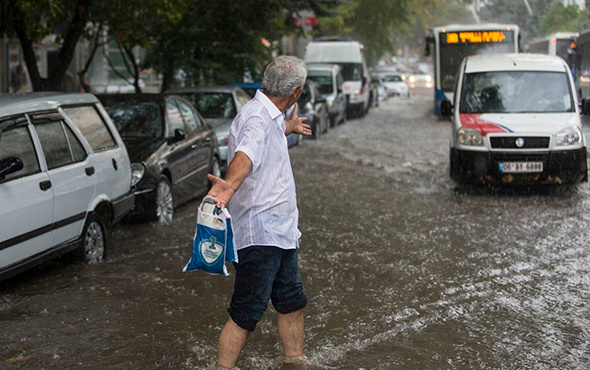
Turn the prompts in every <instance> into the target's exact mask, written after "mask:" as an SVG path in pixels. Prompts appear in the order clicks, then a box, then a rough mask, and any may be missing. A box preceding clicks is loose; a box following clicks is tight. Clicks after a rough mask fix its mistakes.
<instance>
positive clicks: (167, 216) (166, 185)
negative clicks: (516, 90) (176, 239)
mask: <svg viewBox="0 0 590 370" xmlns="http://www.w3.org/2000/svg"><path fill="white" fill-rule="evenodd" d="M155 216H156V220H158V222H159V223H161V224H169V223H170V222H172V219H173V218H174V196H173V195H172V187H171V186H170V181H168V178H167V177H166V176H161V177H160V182H159V183H158V188H157V189H156V215H155Z"/></svg>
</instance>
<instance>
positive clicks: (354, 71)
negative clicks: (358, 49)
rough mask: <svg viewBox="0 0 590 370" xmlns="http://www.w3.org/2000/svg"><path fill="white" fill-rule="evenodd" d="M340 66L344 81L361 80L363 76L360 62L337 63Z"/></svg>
mask: <svg viewBox="0 0 590 370" xmlns="http://www.w3.org/2000/svg"><path fill="white" fill-rule="evenodd" d="M339 64H340V67H342V77H343V78H344V81H361V80H362V77H363V70H362V64H360V63H339Z"/></svg>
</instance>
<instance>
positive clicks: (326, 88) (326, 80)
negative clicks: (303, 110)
mask: <svg viewBox="0 0 590 370" xmlns="http://www.w3.org/2000/svg"><path fill="white" fill-rule="evenodd" d="M308 78H309V79H310V80H312V81H313V82H315V84H316V86H317V87H318V90H320V94H322V95H330V94H332V93H333V92H334V86H333V84H332V75H331V74H330V73H329V72H327V73H317V72H316V73H314V74H310V75H309V76H308Z"/></svg>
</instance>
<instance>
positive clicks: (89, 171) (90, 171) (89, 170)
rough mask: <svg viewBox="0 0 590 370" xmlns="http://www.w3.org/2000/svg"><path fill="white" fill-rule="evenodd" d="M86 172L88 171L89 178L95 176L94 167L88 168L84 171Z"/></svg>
mask: <svg viewBox="0 0 590 370" xmlns="http://www.w3.org/2000/svg"><path fill="white" fill-rule="evenodd" d="M84 171H86V175H88V176H92V175H94V167H92V166H91V167H86V168H85V169H84Z"/></svg>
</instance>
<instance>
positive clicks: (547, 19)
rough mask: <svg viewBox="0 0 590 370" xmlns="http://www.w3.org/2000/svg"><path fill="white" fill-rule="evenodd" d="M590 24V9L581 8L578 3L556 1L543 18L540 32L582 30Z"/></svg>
mask: <svg viewBox="0 0 590 370" xmlns="http://www.w3.org/2000/svg"><path fill="white" fill-rule="evenodd" d="M589 26H590V11H589V10H588V9H584V10H580V9H579V8H578V6H577V5H568V6H564V5H563V3H560V2H559V3H555V4H554V5H553V6H552V7H551V9H550V10H549V13H548V14H547V15H545V16H544V17H543V18H542V19H541V24H540V26H539V32H540V34H541V35H548V34H551V33H555V32H580V31H583V30H584V29H586V28H588V27H589Z"/></svg>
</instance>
